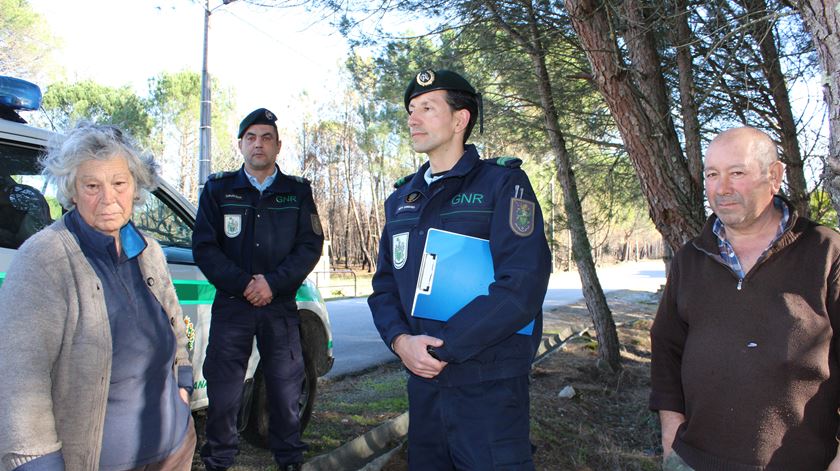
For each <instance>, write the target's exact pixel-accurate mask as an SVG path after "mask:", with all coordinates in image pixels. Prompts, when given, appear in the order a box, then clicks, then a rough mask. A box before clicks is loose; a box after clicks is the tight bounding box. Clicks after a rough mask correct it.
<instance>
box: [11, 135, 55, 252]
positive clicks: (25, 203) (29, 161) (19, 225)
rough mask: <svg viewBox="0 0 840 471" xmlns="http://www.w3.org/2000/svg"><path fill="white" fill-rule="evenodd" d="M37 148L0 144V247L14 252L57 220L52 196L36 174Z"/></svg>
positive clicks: (40, 177)
mask: <svg viewBox="0 0 840 471" xmlns="http://www.w3.org/2000/svg"><path fill="white" fill-rule="evenodd" d="M40 154H41V150H40V149H39V148H37V147H29V146H25V145H14V144H9V143H5V142H0V247H4V248H9V249H17V248H18V247H20V245H21V244H22V243H23V242H24V241H25V240H26V239H28V238H29V237H30V236H32V235H33V234H35V233H36V232H38V231H39V230H41V229H43V228H44V227H46V226H48V225H49V224H50V223H51V222H52V221H53V220H54V219H55V218H58V217H60V216H61V205H59V204H58V200H57V199H56V198H55V192H54V191H50V190H51V189H49V188H47V186H46V183H45V180H44V178H43V177H42V176H41V175H39V172H38V163H37V162H38V157H39V156H40Z"/></svg>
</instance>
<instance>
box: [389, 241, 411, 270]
mask: <svg viewBox="0 0 840 471" xmlns="http://www.w3.org/2000/svg"><path fill="white" fill-rule="evenodd" d="M391 253H392V254H393V258H394V268H395V269H397V270H399V269H400V268H402V267H404V266H405V261H406V260H408V232H401V233H399V234H394V236H393V238H392V240H391Z"/></svg>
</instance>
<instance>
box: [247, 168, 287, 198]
mask: <svg viewBox="0 0 840 471" xmlns="http://www.w3.org/2000/svg"><path fill="white" fill-rule="evenodd" d="M242 171H243V172H245V177H247V178H248V183H250V184H251V186H253V187H254V188H256V189H257V190H259V191H260V193H262V192H263V191H265V189H266V188H268V187H269V186H271V184H272V183H274V179H275V178H277V174H278V172H279V170H278V169H277V165H274V173H272V174H271V175H269V176H267V177H266V178H265V180H263V181H262V183H260V182H259V180H257V177H255V176H253V175H251V174H250V173H248V170H246V169H245V165H243V166H242Z"/></svg>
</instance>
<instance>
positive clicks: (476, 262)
mask: <svg viewBox="0 0 840 471" xmlns="http://www.w3.org/2000/svg"><path fill="white" fill-rule="evenodd" d="M494 280H495V271H494V270H493V257H492V255H491V254H490V241H489V240H486V239H480V238H478V237H472V236H467V235H463V234H457V233H455V232H449V231H444V230H440V229H429V231H428V233H427V235H426V246H425V247H424V248H423V259H422V260H421V262H420V274H419V276H418V277H417V289H416V291H415V292H414V303H413V304H412V307H411V315H412V316H415V317H422V318H424V319H434V320H437V321H443V322H446V321H448V320H449V318H450V317H452V316H453V315H454V314H455V313H456V312H458V311H460V310H461V308H463V307H464V306H466V305H467V304H469V302H470V301H472V300H473V299H475V298H477V297H478V296H482V295H486V294H488V293H489V287H490V284H491V283H493V281H494ZM533 331H534V321H531V322H530V323H529V324H528V325H526V326H525V327H523V328H522V329H520V330H519V331H518V332H516V333H517V334H522V335H531V333H532V332H533Z"/></svg>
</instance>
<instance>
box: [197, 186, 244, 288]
mask: <svg viewBox="0 0 840 471" xmlns="http://www.w3.org/2000/svg"><path fill="white" fill-rule="evenodd" d="M212 187H213V184H212V180H208V181H207V184H206V185H205V186H204V190H203V191H202V192H201V196H200V197H199V200H198V213H197V214H196V217H195V230H193V240H192V243H193V258H194V259H195V263H196V264H197V265H198V267H199V268H200V269H201V272H202V273H204V276H206V277H207V279H208V280H209V281H210V283H212V284H213V286H215V287H216V289H219V290H222V291H224V292H226V293H230V294H232V295H235V296H241V295H242V293H244V292H245V288H246V287H247V286H248V283H250V282H251V275H250V274H248V273H247V272H246V271H245V270H243V269H241V268H240V267H239V266H238V265H237V264H236V263H235V262H234V261H233V260H231V259H230V258H228V257H227V255H225V253H224V252H223V251H222V246H221V245H220V243H219V237H220V235H219V230H220V228H221V225H222V212H221V211H220V209H219V205H218V203H217V202H216V200H215V199H214V198H213V191H212Z"/></svg>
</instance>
